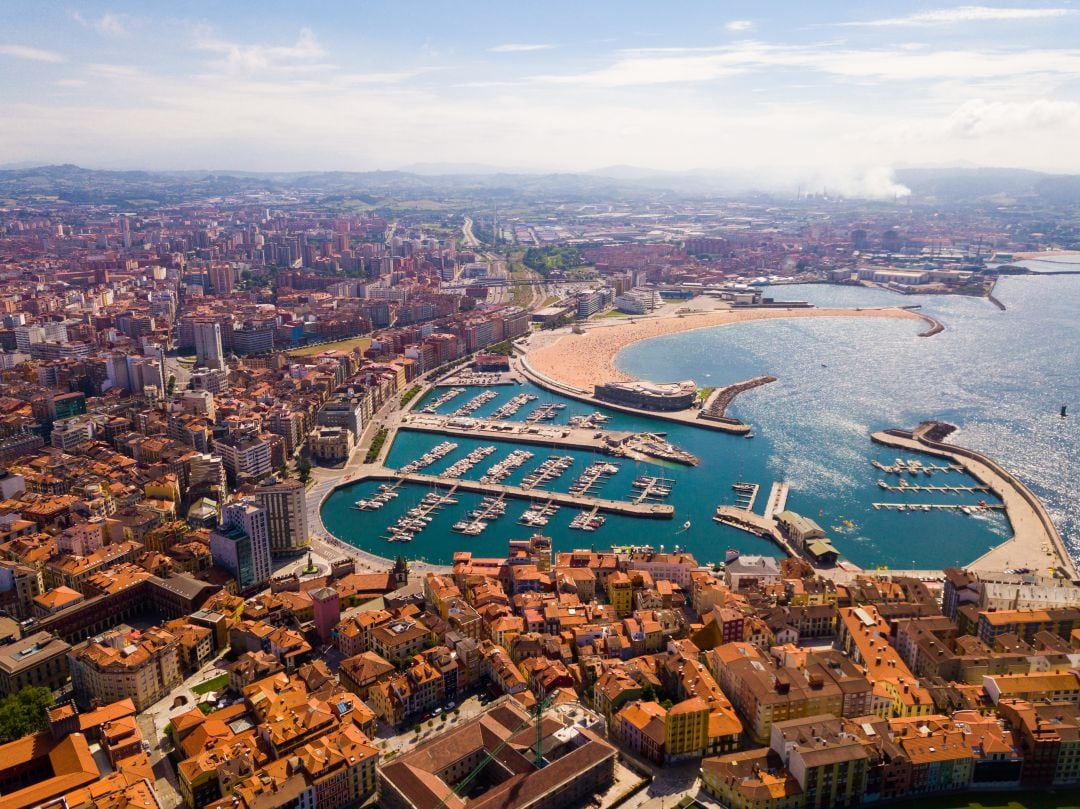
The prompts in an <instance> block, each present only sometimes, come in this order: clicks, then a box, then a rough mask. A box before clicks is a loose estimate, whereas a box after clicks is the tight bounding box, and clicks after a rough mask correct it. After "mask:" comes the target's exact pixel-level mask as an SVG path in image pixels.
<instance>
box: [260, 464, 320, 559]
mask: <svg viewBox="0 0 1080 809" xmlns="http://www.w3.org/2000/svg"><path fill="white" fill-rule="evenodd" d="M255 497H256V499H257V500H258V501H259V505H261V506H262V507H263V508H264V509H266V514H267V517H268V520H269V524H270V552H271V553H272V554H273V555H275V556H279V555H287V554H291V553H296V552H297V551H301V550H303V549H304V548H307V547H308V546H309V545H310V544H311V538H310V537H309V535H308V515H307V497H306V489H305V488H304V484H303V483H301V482H300V481H298V480H284V481H281V482H277V481H269V482H267V483H263V484H260V485H259V487H258V488H257V489H256V490H255Z"/></svg>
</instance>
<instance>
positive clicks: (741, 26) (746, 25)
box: [724, 20, 754, 31]
mask: <svg viewBox="0 0 1080 809" xmlns="http://www.w3.org/2000/svg"><path fill="white" fill-rule="evenodd" d="M724 27H725V28H726V29H727V30H729V31H749V30H750V29H751V28H753V27H754V21H753V20H732V21H731V22H729V23H727V24H726V25H725V26H724Z"/></svg>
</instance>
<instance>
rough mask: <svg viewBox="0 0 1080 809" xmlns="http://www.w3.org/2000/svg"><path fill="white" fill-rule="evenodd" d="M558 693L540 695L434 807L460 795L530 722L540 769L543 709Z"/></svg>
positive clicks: (541, 763)
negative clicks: (532, 706)
mask: <svg viewBox="0 0 1080 809" xmlns="http://www.w3.org/2000/svg"><path fill="white" fill-rule="evenodd" d="M558 693H559V689H555V690H554V691H552V692H551V694H549V695H548V696H546V697H544V696H541V698H540V699H537V701H536V706H535V707H534V708H533V709H532V711H531V712H530V713H531V714H532V715H531V716H530V717H529V718H528V719H526V720H525V721H524V722H522V723H521V724H520V725H518V726H517V727H516V728H514V730H513V732H512V733H511V734H510V735H508V736H507V737H506V738H505V739H503V740H502V741H501V742H499V743H498V744H497V745H496V746H495V748H494V749H492V750H491V751H489V752H488V754H487V755H486V756H484V758H483V759H482V760H481V761H480V763H479V764H477V765H476V766H475V767H474V768H473V769H472V771H471V772H470V773H469V774H468V775H466V776H465V777H464V778H462V779H461V780H460V781H459V782H458V783H457V785H456V786H454V788H453V789H451V790H450V794H449V795H447V796H446V797H445V798H443V799H442V800H441V801H439V802H438V803H437V804H435V806H434V809H444V807H445V806H446V801H447V799H448V798H449V797H450V796H451V795H458V796H460V795H461V793H462V792H464V791H465V789H466V788H467V787H468V786H469V784H471V783H472V782H473V780H475V778H476V777H477V776H478V775H480V773H482V772H483V771H484V768H485V767H486V766H487V765H488V764H490V763H491V762H492V761H493V760H494V759H495V757H496V756H497V755H499V753H501V752H502V750H503V748H504V747H506V745H508V744H509V743H510V740H511V739H512V738H514V737H515V736H517V735H518V734H519V733H521V731H523V730H525V728H527V727H528V726H529V725H530V724H532V725H534V726H535V727H536V746H535V750H534V755H533V763H534V764H535V765H536V768H537V769H540V768H541V767H542V766H544V751H543V747H542V745H543V738H544V732H543V729H542V725H543V721H544V711H546V710H547V709H548V708H549V707H550V706H551V704H552V702H554V701H555V697H556V696H558Z"/></svg>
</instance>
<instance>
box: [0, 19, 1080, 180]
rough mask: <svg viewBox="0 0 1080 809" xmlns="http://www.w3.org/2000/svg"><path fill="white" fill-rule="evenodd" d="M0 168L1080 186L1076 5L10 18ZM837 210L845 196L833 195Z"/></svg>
mask: <svg viewBox="0 0 1080 809" xmlns="http://www.w3.org/2000/svg"><path fill="white" fill-rule="evenodd" d="M0 18H2V19H3V20H4V24H3V26H0V104H2V109H3V113H2V114H0V164H13V163H61V162H68V163H76V164H79V165H83V166H87V167H91V168H142V169H216V170H227V169H232V170H249V171H296V170H303V171H310V170H369V169H395V168H408V167H413V166H415V165H417V164H425V165H426V164H435V165H436V167H443V166H449V165H459V164H462V165H475V164H482V165H485V166H492V167H495V168H499V169H503V170H525V171H588V170H595V169H599V168H601V167H605V166H612V165H630V166H640V167H648V168H652V169H658V170H671V171H690V170H696V171H703V170H704V171H709V170H716V171H737V172H742V173H756V174H759V175H760V176H762V177H763V178H764V177H771V176H780V175H785V176H795V175H799V176H800V177H806V178H808V179H809V180H810V181H811V182H813V181H815V180H821V181H825V182H833V183H839V184H840V185H841V186H843V185H844V184H845V183H848V184H851V185H852V186H853V189H849V190H858V187H868V188H871V189H872V190H873V189H877V190H882V191H883V192H887V191H888V189H889V186H890V183H891V179H890V176H891V175H890V171H891V169H892V168H894V167H897V166H904V165H920V166H925V165H931V166H936V165H982V166H1009V167H1022V168H1033V169H1040V170H1047V171H1063V172H1080V149H1077V148H1076V146H1075V145H1076V144H1077V143H1078V142H1080V5H1077V4H1075V3H1074V2H1072V1H1071V0H1069V1H1068V2H1053V0H1042V2H1034V3H1024V2H1015V1H1014V2H1007V3H1004V4H995V5H981V4H964V5H950V4H945V3H934V2H930V3H902V2H876V0H868V1H867V2H858V3H854V2H844V1H843V0H815V1H814V2H805V0H803V1H801V2H769V1H768V0H759V1H758V2H753V3H743V2H721V1H720V0H700V2H678V0H665V2H662V3H661V2H656V0H650V1H649V2H636V0H617V1H616V0H611V1H609V0H576V1H575V2H563V0H545V2H543V3H532V2H529V3H525V2H520V3H514V2H507V1H506V0H504V1H503V2H491V3H488V2H483V0H479V1H478V2H467V3H466V2H462V3H451V2H425V1H424V0H412V1H411V2H379V1H377V0H342V2H319V1H318V0H316V2H307V3H300V2H290V3H283V2H274V0H264V1H263V2H260V3H258V4H255V3H236V2H228V1H227V0H226V1H225V2H222V1H221V0H218V2H215V3H203V2H183V0H172V2H167V3H166V2H153V0H142V1H141V2H105V3H97V2H82V3H75V2H69V3H62V2H51V0H35V2H25V1H24V0H0ZM840 190H845V189H843V188H841V189H840Z"/></svg>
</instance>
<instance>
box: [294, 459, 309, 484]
mask: <svg viewBox="0 0 1080 809" xmlns="http://www.w3.org/2000/svg"><path fill="white" fill-rule="evenodd" d="M296 475H297V477H299V478H300V482H301V483H303V484H304V485H305V486H306V485H307V482H308V481H309V480H311V461H309V460H308V459H307V458H302V459H301V460H300V463H298V464H297V465H296Z"/></svg>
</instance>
